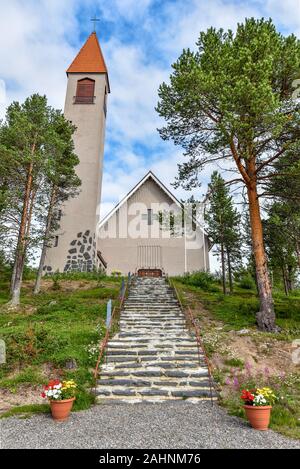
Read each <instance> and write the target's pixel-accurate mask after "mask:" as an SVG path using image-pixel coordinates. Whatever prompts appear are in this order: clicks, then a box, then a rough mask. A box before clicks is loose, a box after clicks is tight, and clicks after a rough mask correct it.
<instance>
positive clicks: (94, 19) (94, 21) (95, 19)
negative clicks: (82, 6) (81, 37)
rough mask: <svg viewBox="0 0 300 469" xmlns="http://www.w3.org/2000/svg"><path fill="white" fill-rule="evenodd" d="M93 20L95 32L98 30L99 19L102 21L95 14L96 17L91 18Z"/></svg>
mask: <svg viewBox="0 0 300 469" xmlns="http://www.w3.org/2000/svg"><path fill="white" fill-rule="evenodd" d="M91 21H93V23H94V31H93V32H94V33H95V32H96V23H97V21H100V19H99V18H97V16H96V15H95V16H94V18H91Z"/></svg>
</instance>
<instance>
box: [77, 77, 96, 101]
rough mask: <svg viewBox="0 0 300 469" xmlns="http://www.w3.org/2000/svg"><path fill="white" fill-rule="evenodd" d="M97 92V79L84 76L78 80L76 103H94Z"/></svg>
mask: <svg viewBox="0 0 300 469" xmlns="http://www.w3.org/2000/svg"><path fill="white" fill-rule="evenodd" d="M94 93H95V81H94V80H91V79H90V78H83V79H82V80H78V82H77V90H76V96H75V100H74V102H75V104H93V103H94V98H95V96H94Z"/></svg>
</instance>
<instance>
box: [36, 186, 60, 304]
mask: <svg viewBox="0 0 300 469" xmlns="http://www.w3.org/2000/svg"><path fill="white" fill-rule="evenodd" d="M55 197H56V190H55V188H54V187H53V188H52V193H51V198H50V203H49V210H48V214H47V221H46V227H45V236H44V241H43V248H42V253H41V257H40V263H39V269H38V273H37V276H36V281H35V285H34V290H33V293H34V295H37V294H38V293H39V292H40V288H41V280H42V275H43V268H44V264H45V258H46V253H47V248H48V242H49V237H50V230H51V223H52V216H53V208H54V204H55Z"/></svg>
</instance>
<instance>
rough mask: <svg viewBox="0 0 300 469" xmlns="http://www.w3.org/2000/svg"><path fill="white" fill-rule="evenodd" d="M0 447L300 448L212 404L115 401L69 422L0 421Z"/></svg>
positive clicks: (74, 414) (76, 414) (39, 419)
mask: <svg viewBox="0 0 300 469" xmlns="http://www.w3.org/2000/svg"><path fill="white" fill-rule="evenodd" d="M0 447H1V448H34V449H35V448H96V449H111V448H120V449H125V448H126V449H131V448H145V449H147V448H151V449H152V448H153V449H159V448H166V449H172V448H188V449H202V448H298V449H299V448H300V442H299V441H296V440H291V439H288V438H285V437H283V436H282V435H279V434H278V433H275V432H273V431H271V430H269V431H267V432H259V431H256V430H252V429H251V428H250V427H249V425H248V423H247V422H246V421H245V420H241V419H239V418H237V417H230V416H229V415H227V414H226V412H225V411H224V409H222V408H220V407H219V406H218V405H217V404H216V403H215V404H214V406H213V407H212V406H211V403H210V402H209V401H199V402H198V403H197V404H193V403H190V402H185V401H182V400H177V401H167V402H163V403H156V404H146V403H140V404H136V405H132V404H126V403H121V404H118V403H117V402H116V403H114V404H107V405H103V406H101V405H98V406H95V407H93V408H91V409H89V410H88V411H83V412H72V414H71V416H70V419H69V420H68V421H67V422H62V423H57V422H54V421H53V420H52V419H51V417H50V416H49V415H36V416H34V417H32V418H30V419H28V418H27V419H18V418H16V417H14V418H9V419H2V420H0Z"/></svg>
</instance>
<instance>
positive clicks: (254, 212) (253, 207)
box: [247, 180, 277, 332]
mask: <svg viewBox="0 0 300 469" xmlns="http://www.w3.org/2000/svg"><path fill="white" fill-rule="evenodd" d="M247 192H248V200H249V214H250V224H251V237H252V246H253V254H254V259H255V268H256V277H257V287H258V294H259V299H260V310H259V311H258V312H257V314H256V320H257V324H258V328H259V329H260V330H261V331H269V332H272V331H276V330H277V328H276V326H275V312H274V303H273V298H272V289H271V283H270V278H269V274H268V268H267V258H266V253H265V248H264V240H263V228H262V222H261V217H260V207H259V201H258V196H257V184H256V181H253V180H252V181H251V182H250V183H248V185H247Z"/></svg>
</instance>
